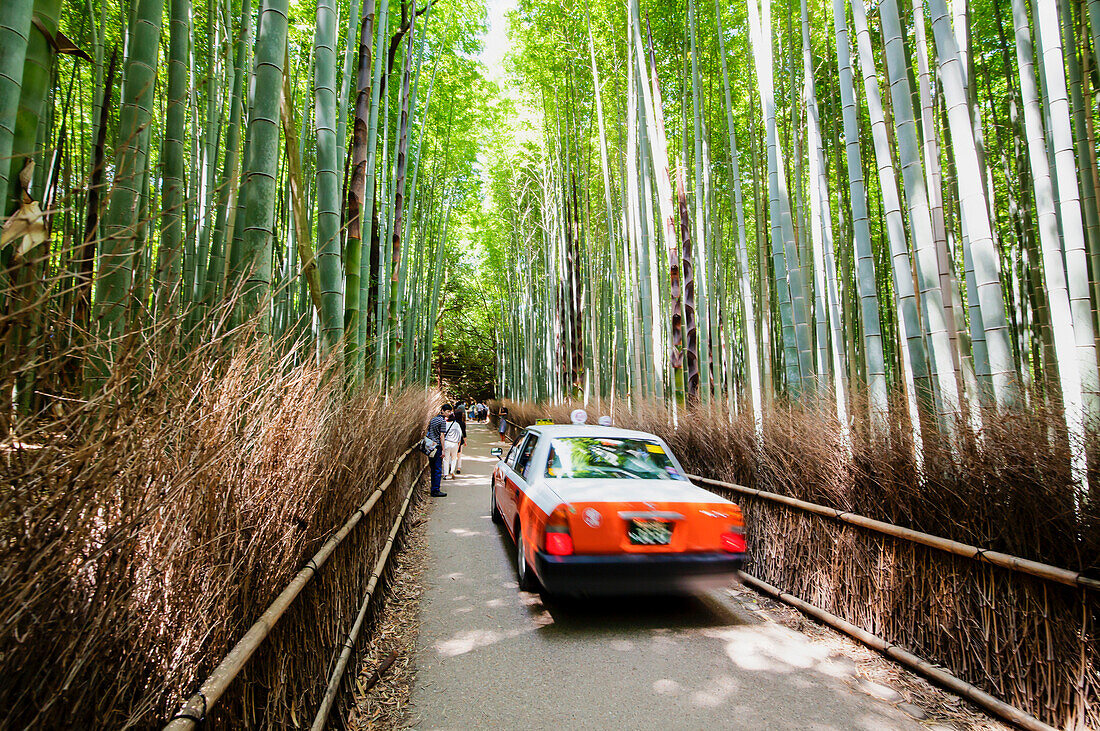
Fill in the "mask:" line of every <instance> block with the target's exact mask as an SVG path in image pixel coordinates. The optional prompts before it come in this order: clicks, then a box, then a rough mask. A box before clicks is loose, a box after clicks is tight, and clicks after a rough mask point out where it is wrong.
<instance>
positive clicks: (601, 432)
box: [527, 424, 657, 439]
mask: <svg viewBox="0 0 1100 731" xmlns="http://www.w3.org/2000/svg"><path fill="white" fill-rule="evenodd" d="M527 429H528V430H529V431H534V432H538V433H540V434H545V435H546V436H548V437H550V438H551V439H553V438H555V437H620V438H632V439H639V438H641V439H656V438H657V437H656V436H654V435H653V434H650V433H649V432H644V431H635V430H633V429H620V428H618V427H614V426H599V425H598V424H538V425H532V426H529V427H527Z"/></svg>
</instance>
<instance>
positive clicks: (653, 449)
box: [645, 444, 665, 454]
mask: <svg viewBox="0 0 1100 731" xmlns="http://www.w3.org/2000/svg"><path fill="white" fill-rule="evenodd" d="M645 450H646V451H647V452H649V453H650V454H664V453H665V448H664V447H662V446H661V445H660V444H647V445H645Z"/></svg>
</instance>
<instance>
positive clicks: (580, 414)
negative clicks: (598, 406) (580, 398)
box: [569, 409, 588, 424]
mask: <svg viewBox="0 0 1100 731" xmlns="http://www.w3.org/2000/svg"><path fill="white" fill-rule="evenodd" d="M569 418H570V420H572V422H573V423H574V424H584V423H586V422H587V421H588V412H587V411H585V410H584V409H573V413H571V414H570V415H569Z"/></svg>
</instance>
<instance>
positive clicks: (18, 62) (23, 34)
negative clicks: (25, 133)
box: [0, 0, 37, 220]
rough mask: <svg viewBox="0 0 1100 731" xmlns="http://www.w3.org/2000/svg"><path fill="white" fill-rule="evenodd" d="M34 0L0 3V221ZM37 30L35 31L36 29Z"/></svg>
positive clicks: (16, 175) (5, 211) (3, 208)
mask: <svg viewBox="0 0 1100 731" xmlns="http://www.w3.org/2000/svg"><path fill="white" fill-rule="evenodd" d="M33 10H34V0H10V1H9V2H5V3H3V4H2V5H0V220H2V219H3V218H4V217H5V216H6V214H7V212H8V206H7V200H8V179H9V177H11V178H12V179H15V178H17V177H18V174H19V170H18V169H15V170H14V172H15V175H13V176H10V175H9V169H14V168H15V165H13V164H12V162H11V155H12V143H13V141H14V138H15V128H16V115H17V113H18V111H19V99H20V96H21V95H20V90H21V89H22V86H23V63H24V60H25V59H26V57H27V45H28V38H29V37H30V34H31V14H32V11H33ZM36 32H37V31H36Z"/></svg>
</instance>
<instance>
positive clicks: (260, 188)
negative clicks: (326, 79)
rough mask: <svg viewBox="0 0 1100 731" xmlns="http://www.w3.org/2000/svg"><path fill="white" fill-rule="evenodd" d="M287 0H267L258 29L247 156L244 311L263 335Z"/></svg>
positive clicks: (266, 324)
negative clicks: (253, 319) (254, 321)
mask: <svg viewBox="0 0 1100 731" xmlns="http://www.w3.org/2000/svg"><path fill="white" fill-rule="evenodd" d="M287 12H288V11H287V0H266V3H265V5H264V8H263V9H262V10H261V11H260V19H259V23H258V24H257V25H258V32H257V34H256V59H255V65H254V68H253V74H252V76H253V83H252V88H251V89H250V94H249V97H250V99H249V101H250V107H251V113H250V115H249V120H248V133H247V134H248V141H247V145H248V151H249V152H248V161H247V162H246V164H245V168H244V170H245V172H244V179H243V181H242V184H241V188H242V190H241V198H242V200H243V201H244V219H243V220H242V221H241V226H242V230H243V238H244V240H243V242H242V243H243V248H242V251H241V263H242V272H243V273H244V276H245V282H244V286H243V287H242V292H241V308H240V312H241V313H242V315H243V317H245V318H255V320H256V323H257V331H258V332H259V334H261V335H264V336H266V335H270V333H271V312H270V308H269V307H268V302H267V300H268V297H269V295H270V289H271V245H272V236H273V233H274V232H273V224H274V215H275V196H276V185H275V172H276V167H277V165H278V159H279V114H280V109H279V107H280V91H281V89H282V83H283V69H284V66H285V63H286V53H287Z"/></svg>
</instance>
